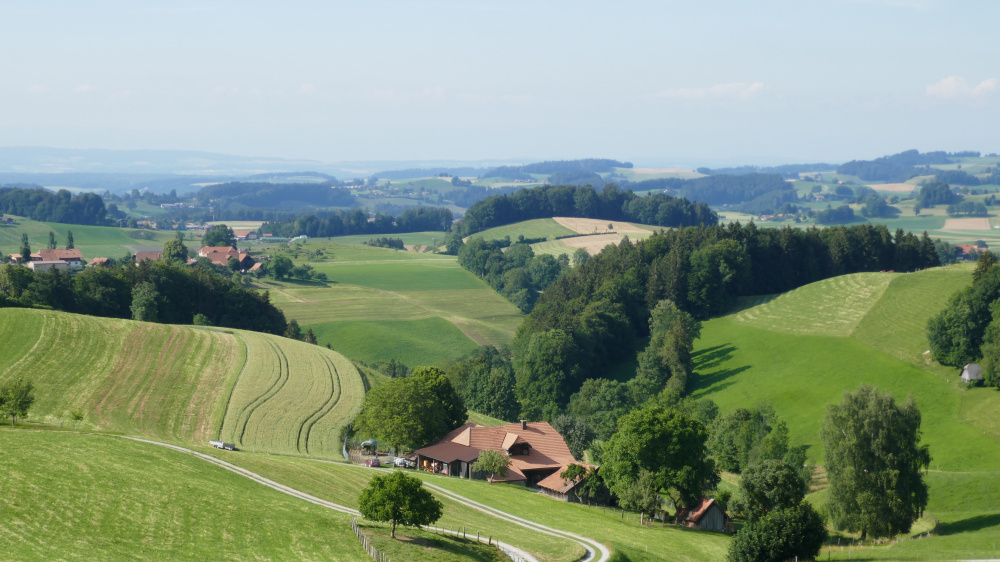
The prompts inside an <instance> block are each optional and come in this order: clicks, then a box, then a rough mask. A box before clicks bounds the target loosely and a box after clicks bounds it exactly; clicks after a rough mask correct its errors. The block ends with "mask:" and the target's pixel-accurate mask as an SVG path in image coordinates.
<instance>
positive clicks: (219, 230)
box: [201, 224, 236, 246]
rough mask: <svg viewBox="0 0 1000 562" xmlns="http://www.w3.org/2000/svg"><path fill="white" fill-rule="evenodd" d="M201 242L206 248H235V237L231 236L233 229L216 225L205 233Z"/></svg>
mask: <svg viewBox="0 0 1000 562" xmlns="http://www.w3.org/2000/svg"><path fill="white" fill-rule="evenodd" d="M201 242H202V244H204V245H206V246H235V245H236V235H235V234H233V229H231V228H229V227H228V226H226V225H224V224H217V225H215V226H213V227H212V228H210V229H209V231H208V232H206V233H205V236H203V237H202V239H201Z"/></svg>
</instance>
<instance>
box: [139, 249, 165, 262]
mask: <svg viewBox="0 0 1000 562" xmlns="http://www.w3.org/2000/svg"><path fill="white" fill-rule="evenodd" d="M142 260H152V261H159V260H160V251H159V250H153V251H149V252H136V253H135V263H139V262H141V261H142Z"/></svg>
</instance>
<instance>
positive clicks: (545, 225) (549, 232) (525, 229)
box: [472, 219, 576, 240]
mask: <svg viewBox="0 0 1000 562" xmlns="http://www.w3.org/2000/svg"><path fill="white" fill-rule="evenodd" d="M573 234H576V232H574V231H572V230H570V229H568V228H566V227H565V226H563V225H561V224H559V223H557V222H556V221H555V219H533V220H529V221H523V222H519V223H514V224H507V225H504V226H498V227H496V228H490V229H488V230H484V231H482V232H477V233H476V234H473V235H472V236H475V237H481V238H483V239H484V240H502V239H503V238H504V237H506V236H510V239H511V240H517V236H518V235H523V236H524V237H525V238H547V239H549V240H555V239H556V237H557V236H572V235H573Z"/></svg>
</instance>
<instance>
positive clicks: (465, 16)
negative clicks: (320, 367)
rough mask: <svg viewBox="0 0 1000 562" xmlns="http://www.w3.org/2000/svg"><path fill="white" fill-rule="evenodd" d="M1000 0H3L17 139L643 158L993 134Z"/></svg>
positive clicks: (884, 149)
mask: <svg viewBox="0 0 1000 562" xmlns="http://www.w3.org/2000/svg"><path fill="white" fill-rule="evenodd" d="M998 26H1000V2H996V1H994V0H989V1H972V0H760V1H756V2H745V1H732V2H729V1H711V0H708V1H700V2H692V1H690V0H689V1H685V2H673V1H663V0H661V1H655V2H639V1H628V0H625V1H618V2H588V1H585V0H576V1H572V2H563V1H544V0H531V1H521V0H504V1H500V2H494V1H474V0H463V1H443V0H442V1H413V0H411V1H405V2H403V1H399V2H397V1H385V0H369V1H365V2H350V3H348V2H340V1H329V0H327V1H323V2H308V1H296V2H284V3H276V2H252V1H239V2H235V1H234V2H227V1H217V2H205V1H196V0H170V1H162V2H145V1H141V0H90V1H88V2H76V1H72V2H70V1H66V2H60V1H46V0H35V1H33V2H4V3H3V6H2V7H0V53H2V54H0V146H51V147H60V148H106V149H177V150H203V151H211V152H220V153H228V154H236V155H244V156H270V157H282V158H309V159H316V160H320V161H324V162H338V161H359V160H414V161H419V160H436V159H437V160H468V161H473V162H474V161H476V160H480V159H511V160H523V161H528V160H543V159H568V158H584V157H609V158H619V159H623V160H629V161H632V162H635V163H636V164H637V165H648V166H670V165H685V164H688V165H692V164H696V165H697V164H702V163H718V164H719V165H724V164H775V163H783V162H789V163H790V162H842V161H846V160H851V159H856V158H859V159H860V158H864V159H867V158H873V157H877V156H881V155H884V154H890V153H895V152H899V151H902V150H907V149H911V148H916V149H919V150H949V151H955V150H980V151H983V152H984V153H987V152H1000V135H998V134H997V133H998V131H1000V83H998V79H1000V64H998V61H1000V40H997V38H996V35H995V33H996V30H997V29H998Z"/></svg>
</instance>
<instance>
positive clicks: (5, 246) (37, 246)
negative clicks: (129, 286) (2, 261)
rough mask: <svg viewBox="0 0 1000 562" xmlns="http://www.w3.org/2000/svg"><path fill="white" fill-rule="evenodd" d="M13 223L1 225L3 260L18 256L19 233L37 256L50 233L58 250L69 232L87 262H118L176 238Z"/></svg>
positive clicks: (104, 228) (130, 231)
mask: <svg viewBox="0 0 1000 562" xmlns="http://www.w3.org/2000/svg"><path fill="white" fill-rule="evenodd" d="M15 221H17V224H14V225H0V252H2V253H3V255H5V256H7V255H10V254H19V253H20V252H21V234H22V233H25V234H27V235H28V242H29V243H30V244H31V251H32V252H37V251H38V250H42V249H45V248H47V247H48V243H49V233H50V232H54V233H55V235H56V243H57V244H58V247H59V248H65V247H66V233H67V231H70V230H72V231H73V243H74V246H75V247H76V249H78V250H80V253H82V254H83V256H84V258H85V259H87V260H88V261H89V260H90V259H92V258H95V257H106V258H120V257H122V256H124V255H125V254H126V253H129V252H133V251H134V250H133V248H134V247H136V246H162V245H163V243H164V242H166V241H167V240H169V239H171V238H173V237H174V236H175V233H173V232H160V231H154V230H133V229H124V228H117V227H111V226H84V225H79V224H61V223H55V222H38V221H33V220H31V219H25V218H20V217H15ZM145 237H148V239H146V238H145Z"/></svg>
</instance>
